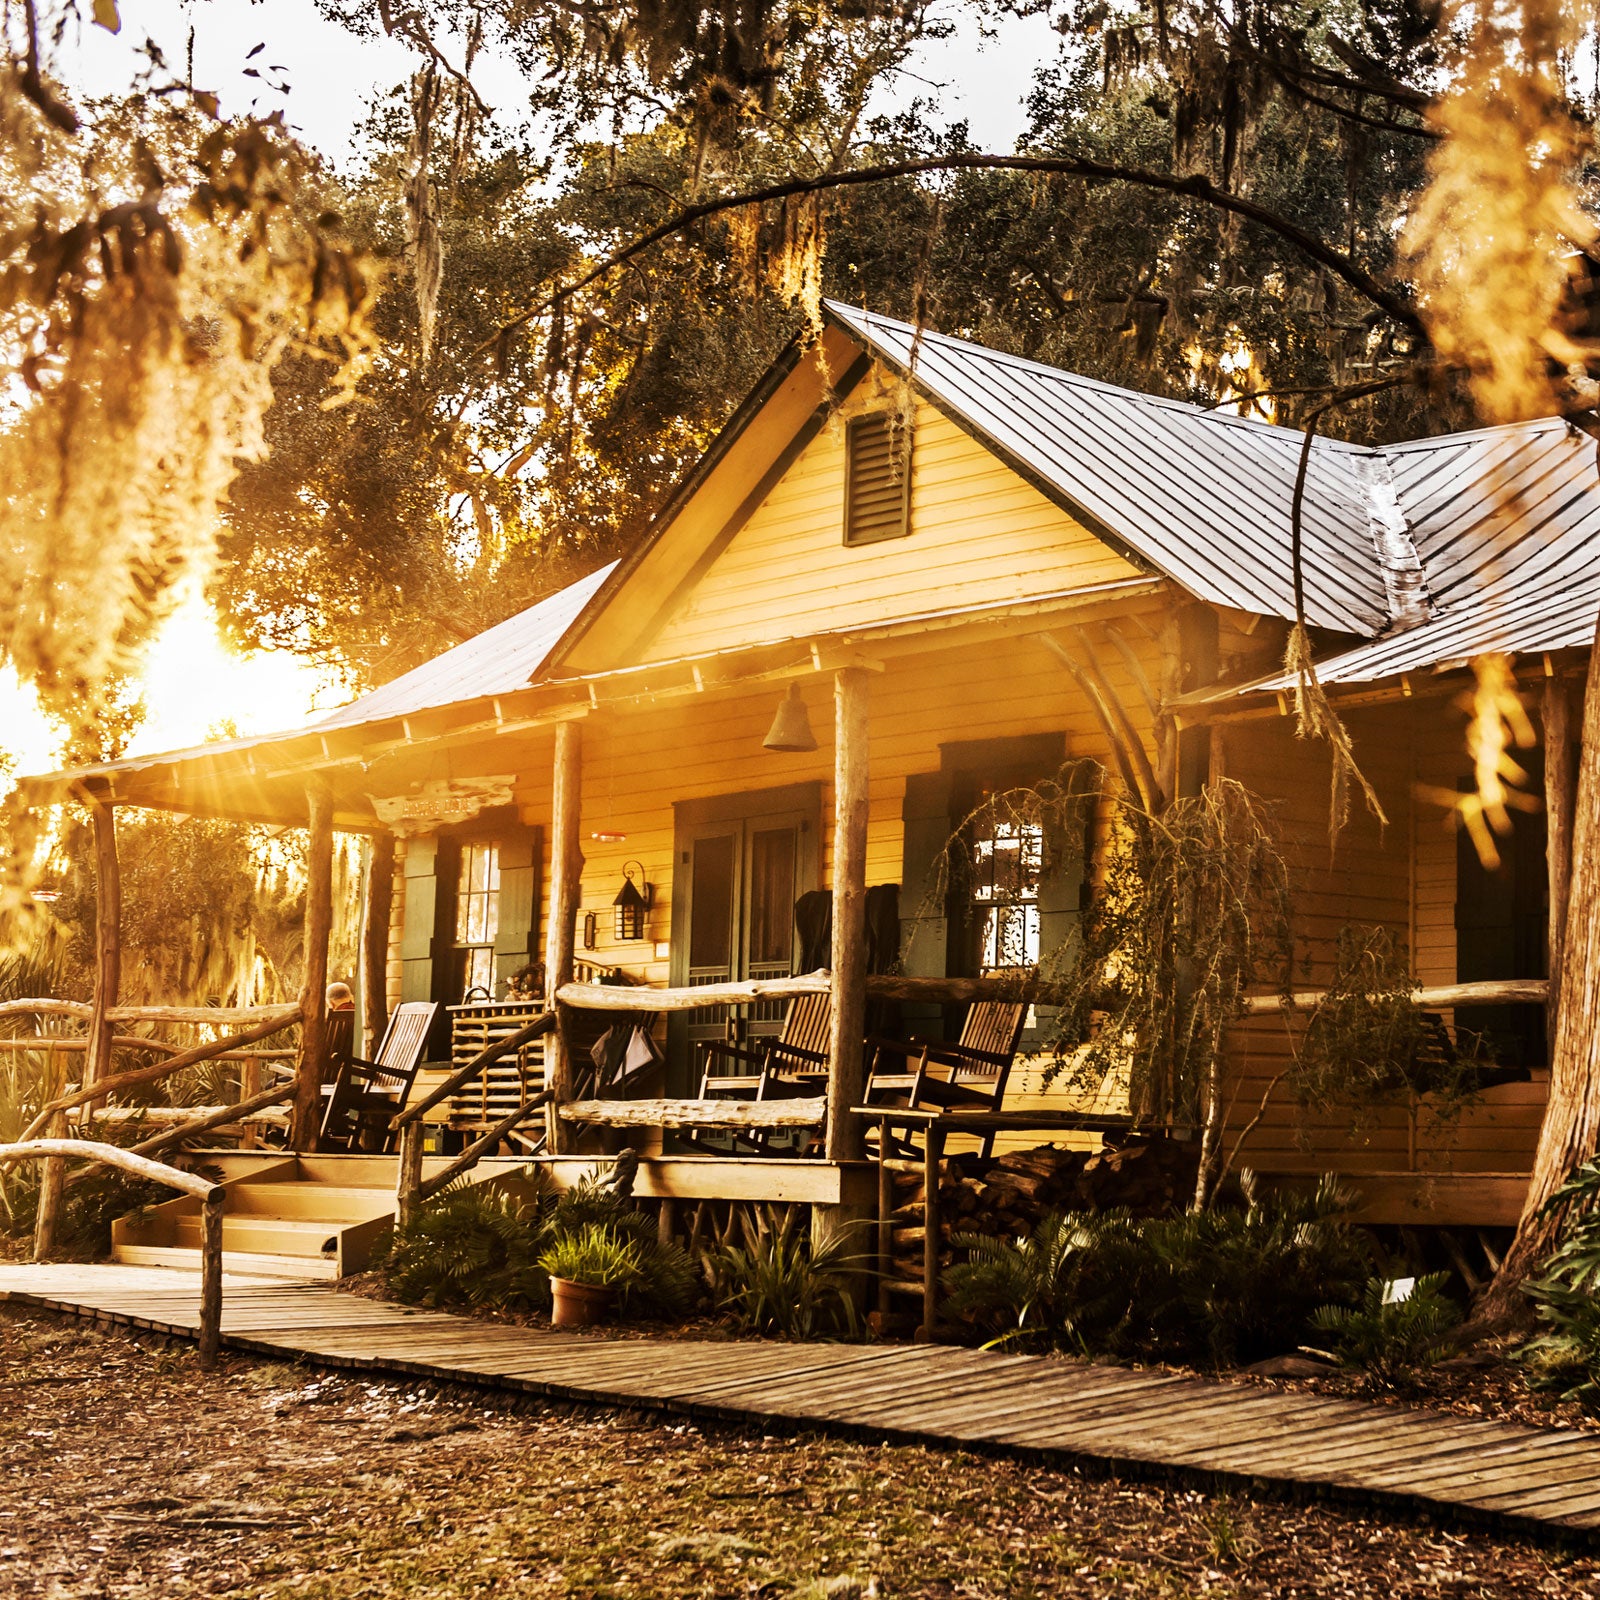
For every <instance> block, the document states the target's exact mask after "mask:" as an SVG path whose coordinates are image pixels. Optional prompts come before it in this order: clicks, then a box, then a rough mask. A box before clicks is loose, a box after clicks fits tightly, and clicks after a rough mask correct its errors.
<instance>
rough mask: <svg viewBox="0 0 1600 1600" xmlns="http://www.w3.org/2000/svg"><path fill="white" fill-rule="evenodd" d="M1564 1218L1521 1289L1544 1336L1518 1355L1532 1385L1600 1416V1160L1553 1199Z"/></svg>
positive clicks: (1579, 1172)
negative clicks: (1538, 1270)
mask: <svg viewBox="0 0 1600 1600" xmlns="http://www.w3.org/2000/svg"><path fill="white" fill-rule="evenodd" d="M1546 1209H1547V1211H1548V1212H1551V1213H1555V1212H1561V1213H1563V1214H1564V1216H1563V1222H1562V1227H1561V1233H1560V1236H1559V1238H1558V1240H1557V1243H1556V1247H1555V1249H1554V1250H1553V1251H1552V1252H1551V1253H1550V1256H1549V1257H1548V1259H1547V1260H1546V1261H1545V1263H1544V1270H1543V1272H1542V1273H1541V1274H1540V1275H1539V1276H1538V1277H1537V1278H1532V1279H1530V1280H1529V1281H1528V1282H1527V1283H1525V1284H1524V1285H1523V1292H1524V1293H1525V1294H1527V1295H1528V1297H1529V1298H1530V1299H1531V1300H1532V1301H1533V1302H1534V1306H1535V1309H1536V1311H1537V1314H1538V1318H1539V1322H1540V1324H1541V1332H1540V1334H1539V1336H1538V1337H1537V1338H1535V1339H1532V1340H1530V1341H1529V1342H1528V1343H1527V1344H1525V1345H1524V1346H1523V1347H1522V1348H1521V1349H1520V1350H1519V1351H1518V1352H1517V1357H1518V1359H1519V1360H1520V1361H1522V1363H1523V1364H1524V1366H1525V1367H1526V1368H1527V1372H1528V1381H1529V1382H1530V1383H1531V1384H1533V1386H1534V1387H1535V1388H1538V1389H1553V1390H1555V1391H1556V1392H1558V1393H1559V1394H1560V1395H1561V1398H1562V1399H1564V1400H1576V1401H1577V1402H1578V1403H1579V1404H1580V1405H1582V1406H1583V1408H1584V1409H1585V1410H1586V1411H1590V1412H1594V1413H1596V1414H1600V1160H1594V1161H1589V1162H1586V1163H1585V1164H1584V1165H1583V1166H1581V1167H1580V1168H1579V1169H1578V1170H1577V1171H1576V1172H1575V1173H1574V1174H1573V1175H1572V1177H1571V1178H1569V1179H1568V1180H1567V1182H1566V1183H1564V1184H1563V1185H1562V1186H1561V1188H1559V1189H1558V1190H1557V1191H1556V1192H1555V1193H1554V1194H1553V1195H1551V1197H1550V1200H1549V1203H1548V1205H1547V1207H1546Z"/></svg>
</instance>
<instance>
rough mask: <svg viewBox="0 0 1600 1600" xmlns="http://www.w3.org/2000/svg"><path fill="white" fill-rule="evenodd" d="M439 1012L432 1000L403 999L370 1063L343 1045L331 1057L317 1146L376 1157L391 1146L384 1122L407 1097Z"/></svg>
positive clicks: (390, 1139) (387, 1121) (386, 1124)
mask: <svg viewBox="0 0 1600 1600" xmlns="http://www.w3.org/2000/svg"><path fill="white" fill-rule="evenodd" d="M438 1011H439V1007H438V1005H437V1004H436V1003H435V1002H434V1001H432V1000H408V1001H406V1002H404V1003H403V1004H401V1005H398V1006H396V1007H395V1009H394V1012H393V1014H392V1015H391V1016H390V1018H389V1026H388V1027H387V1028H385V1029H384V1031H383V1039H382V1041H381V1043H380V1044H379V1045H378V1048H377V1051H376V1052H375V1054H376V1056H377V1059H376V1060H375V1061H362V1060H361V1059H360V1058H359V1057H357V1056H355V1055H352V1054H350V1053H349V1047H348V1046H347V1047H346V1050H345V1053H343V1054H342V1055H341V1056H338V1057H336V1060H335V1064H336V1066H337V1067H338V1071H337V1072H336V1073H335V1075H334V1079H333V1082H332V1083H331V1084H330V1085H328V1087H327V1088H325V1089H324V1090H323V1093H324V1095H326V1096H327V1101H328V1103H327V1106H326V1107H325V1109H324V1110H323V1113H322V1136H321V1138H320V1140H319V1141H318V1143H319V1145H320V1146H321V1148H323V1149H325V1150H351V1151H354V1150H364V1151H369V1152H373V1153H378V1154H381V1153H384V1152H386V1151H388V1150H389V1149H390V1148H391V1147H392V1144H393V1136H392V1135H391V1134H390V1132H389V1127H388V1124H389V1119H390V1118H391V1117H392V1116H394V1114H395V1113H396V1112H397V1111H399V1110H401V1109H402V1108H403V1107H404V1105H405V1103H406V1096H407V1095H408V1094H410V1093H411V1085H412V1083H413V1082H414V1081H415V1079H416V1076H417V1068H418V1067H419V1066H421V1064H422V1053H423V1051H424V1050H425V1049H426V1048H427V1043H428V1033H429V1030H430V1029H431V1028H432V1027H433V1019H434V1017H435V1016H437V1015H438ZM335 1015H342V1014H341V1013H335Z"/></svg>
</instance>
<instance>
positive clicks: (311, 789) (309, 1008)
mask: <svg viewBox="0 0 1600 1600" xmlns="http://www.w3.org/2000/svg"><path fill="white" fill-rule="evenodd" d="M306 809H307V827H308V834H307V839H306V914H305V934H304V938H305V982H304V984H303V986H302V988H301V990H300V1061H299V1064H298V1066H297V1067H296V1069H295V1096H294V1122H293V1132H292V1135H291V1137H290V1141H289V1142H290V1144H291V1146H292V1147H293V1148H294V1149H296V1150H300V1151H310V1150H315V1149H316V1147H317V1135H318V1133H319V1131H320V1129H321V1125H322V1082H323V1079H324V1078H326V1077H327V1075H328V1028H327V1015H328V936H329V933H330V931H331V929H332V926H333V790H332V787H331V786H330V785H329V783H328V780H327V779H326V778H324V777H321V776H313V777H312V778H311V779H310V780H309V782H308V784H307V791H306Z"/></svg>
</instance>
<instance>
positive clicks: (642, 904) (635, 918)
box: [611, 861, 655, 940]
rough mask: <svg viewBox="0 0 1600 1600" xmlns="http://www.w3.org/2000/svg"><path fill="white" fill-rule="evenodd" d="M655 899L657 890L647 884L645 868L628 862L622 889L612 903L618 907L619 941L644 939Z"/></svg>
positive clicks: (634, 862) (624, 871)
mask: <svg viewBox="0 0 1600 1600" xmlns="http://www.w3.org/2000/svg"><path fill="white" fill-rule="evenodd" d="M635 873H637V874H638V876H637V879H636V878H635V876H634V875H635ZM654 899H655V889H654V888H653V887H652V886H651V885H650V884H648V883H646V882H645V879H644V867H643V866H642V865H641V864H640V863H639V862H637V861H629V862H627V863H626V864H625V865H624V866H623V869H622V888H621V889H620V890H618V892H617V898H616V899H615V900H613V901H612V902H611V903H612V905H613V906H615V907H616V912H617V938H618V939H619V940H620V939H642V938H644V932H645V929H644V923H645V914H646V913H647V912H648V911H649V910H650V902H651V901H652V900H654Z"/></svg>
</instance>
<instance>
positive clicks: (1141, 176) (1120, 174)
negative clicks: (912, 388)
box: [473, 153, 1427, 356]
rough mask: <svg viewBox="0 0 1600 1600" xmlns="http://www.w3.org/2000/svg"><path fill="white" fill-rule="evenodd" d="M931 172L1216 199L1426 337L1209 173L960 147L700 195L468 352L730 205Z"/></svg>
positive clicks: (1320, 245)
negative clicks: (1020, 175) (1020, 176)
mask: <svg viewBox="0 0 1600 1600" xmlns="http://www.w3.org/2000/svg"><path fill="white" fill-rule="evenodd" d="M935 172H1026V173H1031V174H1034V175H1036V176H1042V177H1052V176H1054V177H1068V178H1086V179H1088V180H1090V181H1091V182H1100V183H1131V184H1134V185H1136V186H1137V187H1140V188H1145V189H1153V190H1156V191H1158V192H1159V193H1162V194H1171V195H1176V196H1178V197H1179V198H1180V199H1188V200H1198V201H1200V202H1201V203H1202V204H1205V205H1209V206H1214V207H1215V208H1216V209H1217V210H1219V211H1224V212H1227V213H1228V214H1230V215H1232V216H1237V217H1243V218H1244V219H1245V220H1246V221H1249V222H1254V223H1257V224H1259V225H1260V226H1261V227H1264V228H1266V229H1268V230H1269V231H1270V232H1272V233H1275V234H1277V236H1278V237H1279V238H1281V239H1283V240H1284V241H1285V242H1287V243H1288V244H1291V245H1293V246H1294V247H1295V248H1296V249H1297V250H1299V251H1300V252H1301V253H1302V254H1303V255H1305V256H1306V257H1308V258H1309V259H1310V260H1312V261H1314V262H1316V263H1317V264H1318V265H1319V266H1321V267H1325V268H1326V269H1327V270H1328V271H1329V272H1331V273H1333V274H1334V276H1336V277H1338V278H1341V279H1342V280H1343V281H1344V282H1345V283H1347V284H1348V285H1349V286H1350V287H1351V288H1352V289H1354V290H1355V291H1356V292H1357V293H1358V294H1360V295H1362V296H1363V297H1364V298H1365V299H1366V300H1368V301H1370V302H1371V303H1372V304H1373V305H1374V306H1376V307H1377V309H1378V310H1380V311H1381V312H1383V313H1384V315H1385V316H1387V317H1390V318H1391V319H1392V320H1394V321H1395V322H1397V323H1399V324H1400V325H1401V326H1403V327H1405V328H1407V329H1409V330H1410V331H1411V332H1412V333H1414V334H1416V335H1417V336H1418V337H1419V338H1421V339H1424V340H1426V338H1427V330H1426V329H1425V328H1424V327H1423V324H1422V319H1421V318H1420V317H1419V316H1418V314H1417V311H1416V309H1415V307H1413V306H1412V304H1411V303H1410V301H1409V300H1408V299H1407V298H1406V297H1405V296H1403V295H1401V294H1399V293H1397V292H1396V291H1395V290H1393V289H1391V288H1389V287H1388V286H1387V285H1386V284H1384V283H1382V282H1380V281H1379V280H1378V279H1377V278H1376V277H1374V276H1373V275H1372V274H1371V273H1370V272H1368V271H1367V270H1366V268H1365V267H1363V266H1361V265H1360V264H1359V263H1358V262H1356V261H1354V260H1352V259H1351V258H1350V257H1349V256H1348V255H1346V254H1345V253H1344V252H1343V251H1342V250H1337V249H1335V248H1334V247H1333V246H1332V245H1330V244H1328V243H1327V242H1326V241H1325V240H1323V239H1319V238H1318V237H1317V236H1316V235H1315V234H1313V233H1310V232H1308V231H1307V230H1306V229H1304V228H1302V227H1300V226H1299V224H1298V223H1294V222H1291V221H1289V219H1288V218H1287V217H1282V216H1279V215H1278V213H1277V212H1275V211H1272V210H1269V209H1268V208H1267V207H1266V206H1263V205H1258V204H1257V203H1256V202H1255V201H1254V200H1250V199H1247V198H1246V197H1245V196H1244V195H1241V194H1235V193H1234V192H1233V191H1231V190H1228V189H1221V188H1218V187H1217V185H1216V184H1214V183H1213V182H1212V181H1211V180H1210V179H1209V178H1207V177H1205V176H1204V175H1202V174H1199V173H1192V174H1189V175H1188V176H1184V177H1178V176H1175V175H1173V174H1172V173H1166V172H1153V171H1150V170H1149V169H1147V168H1142V167H1122V166H1117V165H1114V164H1113V163H1111V162H1106V161H1091V160H1089V159H1087V158H1086V157H1082V156H1028V155H1009V156H1008V155H977V154H971V153H958V154H954V155H945V156H926V157H921V158H918V159H916V160H912V161H893V162H887V163H884V164H882V165H880V166H875V167H856V168H854V169H853V170H851V171H848V172H825V173H820V174H817V175H815V176H813V177H808V178H790V179H787V180H786V181H784V182H782V183H773V184H768V185H766V186H765V187H764V188H760V189H747V190H744V191H742V192H741V193H739V194H730V195H721V196H718V197H717V198H716V199H713V200H702V201H699V202H697V203H696V204H694V205H691V206H685V207H684V208H683V209H682V210H681V211H678V212H676V213H675V214H674V215H672V216H670V217H668V218H667V219H666V220H665V221H664V222H659V223H657V224H656V226H655V227H653V228H651V229H649V230H648V231H647V232H645V233H642V234H640V235H639V236H638V237H637V238H636V239H634V240H632V241H631V242H630V243H628V244H626V245H624V246H623V247H622V248H621V249H619V250H615V251H613V252H612V253H611V254H610V255H608V256H607V257H606V258H605V259H604V260H602V261H600V262H597V263H596V264H595V265H594V266H593V267H591V268H590V269H589V270H588V271H587V272H584V273H582V274H580V275H579V276H578V277H576V278H574V279H572V280H571V281H570V282H568V283H565V284H562V285H561V286H560V287H558V288H556V289H554V290H552V291H551V293H550V294H548V295H546V296H545V297H544V299H542V300H540V301H539V302H538V303H537V304H535V305H532V306H529V307H528V309H527V310H525V311H521V312H519V313H518V314H517V315H516V316H514V317H512V318H510V319H509V320H508V321H506V322H504V323H502V324H501V326H500V327H499V329H497V330H496V332H495V333H494V334H492V335H491V336H490V337H489V338H488V339H486V340H484V341H483V343H482V344H480V345H479V346H478V348H477V349H476V350H475V351H473V354H474V355H475V356H481V355H488V354H490V353H491V352H494V351H497V350H499V349H501V348H502V347H503V345H504V341H505V339H506V337H507V335H508V334H510V333H512V332H514V331H515V330H516V329H517V328H521V327H525V326H526V325H527V324H528V323H530V322H532V321H534V320H535V319H536V318H538V317H541V316H543V315H545V314H546V313H547V312H550V311H553V310H555V309H556V308H557V307H558V306H561V305H564V304H565V303H566V302H567V301H568V300H570V299H572V298H573V296H574V295H577V294H581V293H582V292H583V291H584V290H585V289H587V288H590V287H591V286H592V285H594V284H596V283H598V282H600V281H601V279H603V278H605V277H608V276H609V275H610V274H611V273H613V272H615V271H616V270H617V268H618V267H621V266H623V265H625V264H626V263H627V262H629V261H632V260H633V259H634V257H635V256H638V255H641V254H643V253H644V252H645V251H646V250H648V249H650V248H651V247H652V246H654V245H657V244H660V243H661V241H662V240H664V239H669V238H672V237H673V236H674V235H676V234H680V233H683V232H685V231H686V230H687V229H689V228H692V227H693V226H694V225H695V224H696V223H697V222H703V221H704V220H705V219H706V218H707V217H714V216H718V215H721V214H722V213H724V212H728V211H739V210H743V209H745V208H746V207H749V206H760V205H767V204H770V203H771V202H773V201H777V200H790V199H794V198H795V197H797V196H800V195H810V194H820V193H823V192H824V191H827V190H832V189H852V188H865V187H868V186H871V185H873V184H879V183H888V182H891V181H892V180H894V179H896V178H914V177H921V176H924V175H926V174H929V173H935Z"/></svg>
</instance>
